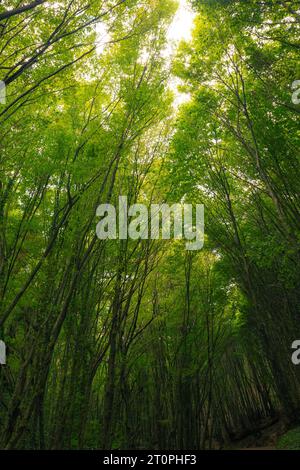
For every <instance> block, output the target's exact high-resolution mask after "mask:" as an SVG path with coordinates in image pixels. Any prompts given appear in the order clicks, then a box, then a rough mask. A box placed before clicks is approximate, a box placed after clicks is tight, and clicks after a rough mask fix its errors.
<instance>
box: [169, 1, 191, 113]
mask: <svg viewBox="0 0 300 470" xmlns="http://www.w3.org/2000/svg"><path fill="white" fill-rule="evenodd" d="M194 18H195V13H194V12H193V11H192V10H191V7H190V6H189V5H188V2H187V0H179V7H178V10H177V12H176V15H175V17H174V19H173V22H172V24H171V26H170V28H169V31H168V35H167V39H168V46H167V48H166V54H167V55H170V56H171V55H172V54H174V53H175V51H176V48H177V46H178V44H179V42H180V41H182V40H185V41H189V40H190V39H191V35H192V29H193V21H194ZM178 85H180V80H179V79H176V78H173V79H172V82H171V83H170V87H171V89H172V90H173V92H174V93H175V100H174V107H175V108H178V106H180V104H182V103H185V102H186V101H188V100H189V98H190V95H189V94H187V93H181V92H179V91H178V89H177V87H178Z"/></svg>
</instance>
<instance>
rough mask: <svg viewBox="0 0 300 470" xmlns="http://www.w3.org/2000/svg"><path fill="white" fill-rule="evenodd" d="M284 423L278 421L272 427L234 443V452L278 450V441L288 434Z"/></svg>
mask: <svg viewBox="0 0 300 470" xmlns="http://www.w3.org/2000/svg"><path fill="white" fill-rule="evenodd" d="M286 430H287V429H286V427H285V425H284V423H283V422H282V421H277V422H275V423H273V424H271V425H270V426H267V427H265V428H263V429H259V430H258V431H257V432H255V433H252V434H250V435H248V436H246V437H244V438H243V439H240V440H238V441H235V442H234V443H232V447H231V448H232V449H234V450H276V448H277V446H276V445H277V441H278V439H279V438H280V437H281V436H282V435H283V434H284V433H285V432H286Z"/></svg>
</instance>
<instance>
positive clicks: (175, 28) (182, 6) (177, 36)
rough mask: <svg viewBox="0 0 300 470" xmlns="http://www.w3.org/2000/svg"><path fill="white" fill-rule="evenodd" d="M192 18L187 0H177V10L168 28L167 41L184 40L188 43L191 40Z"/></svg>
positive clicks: (193, 15) (192, 14)
mask: <svg viewBox="0 0 300 470" xmlns="http://www.w3.org/2000/svg"><path fill="white" fill-rule="evenodd" d="M194 17H195V14H194V13H193V12H192V11H191V8H190V7H189V6H188V3H187V0H179V8H178V10H177V13H176V15H175V17H174V20H173V22H172V24H171V26H170V28H169V33H168V40H169V41H181V40H182V39H184V40H186V41H188V40H189V39H190V38H191V31H192V28H193V19H194Z"/></svg>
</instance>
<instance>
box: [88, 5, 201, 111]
mask: <svg viewBox="0 0 300 470" xmlns="http://www.w3.org/2000/svg"><path fill="white" fill-rule="evenodd" d="M178 3H179V7H178V10H177V12H176V14H175V17H174V19H173V21H172V23H171V25H170V27H169V30H168V34H167V40H168V44H167V46H166V48H165V50H164V56H167V57H170V58H171V57H172V56H173V55H174V54H175V52H176V48H177V46H178V44H179V42H180V41H182V40H185V41H189V39H191V32H192V29H193V20H194V18H195V13H194V12H193V11H192V10H191V7H190V6H189V5H188V1H187V0H178ZM96 31H97V33H98V37H97V42H98V45H97V52H98V54H101V53H102V52H103V50H104V48H105V43H106V41H107V40H108V39H109V36H108V35H107V31H106V28H105V24H104V23H101V22H100V23H99V24H97V26H96ZM179 84H180V81H179V80H178V79H175V78H173V79H172V82H171V83H170V87H171V89H172V90H173V91H174V93H175V100H174V107H175V108H177V107H178V106H179V105H180V104H181V103H184V102H186V101H188V99H189V95H187V94H186V93H180V92H179V91H178V90H177V86H178V85H179Z"/></svg>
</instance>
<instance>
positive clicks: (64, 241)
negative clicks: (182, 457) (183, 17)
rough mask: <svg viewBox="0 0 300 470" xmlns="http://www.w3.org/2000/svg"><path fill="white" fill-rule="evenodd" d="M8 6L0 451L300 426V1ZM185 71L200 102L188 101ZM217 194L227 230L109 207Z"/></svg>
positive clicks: (182, 439)
mask: <svg viewBox="0 0 300 470" xmlns="http://www.w3.org/2000/svg"><path fill="white" fill-rule="evenodd" d="M191 4H192V7H193V8H194V11H195V12H196V20H195V28H194V31H193V37H192V39H191V41H189V42H182V43H181V44H180V46H179V48H178V50H177V53H176V57H174V58H173V61H172V64H170V60H169V57H168V53H167V52H166V50H167V39H166V37H167V31H168V27H169V25H170V23H171V22H172V18H173V16H174V14H175V12H176V8H177V4H176V2H175V1H173V0H147V1H139V0H119V1H118V0H103V1H100V0H91V1H89V2H88V3H87V2H86V1H85V0H58V1H56V0H55V1H54V0H48V1H47V2H46V1H43V0H39V1H34V2H29V1H28V2H25V1H24V2H20V1H19V0H5V1H3V2H2V3H1V7H0V79H1V80H2V81H4V83H5V85H6V95H7V97H6V103H2V104H0V123H1V127H0V134H1V141H0V147H1V153H0V305H1V307H0V339H3V340H4V341H5V343H6V345H7V364H6V365H3V366H0V424H1V432H0V447H1V448H5V449H16V448H17V449H18V448H26V449H29V448H33V449H40V448H42V449H43V448H46V449H65V448H67V449H69V448H73V449H77V448H93V449H95V448H104V449H111V448H122V449H126V448H146V449H147V448H149V449H150V448H152V449H153V448H154V449H156V448H157V449H166V448H170V449H199V448H200V449H203V448H215V447H224V446H230V443H231V442H232V441H234V440H236V439H239V438H241V437H243V436H245V435H247V434H249V433H251V432H253V431H257V430H258V429H260V428H262V427H264V426H266V425H267V424H268V423H272V422H274V421H275V420H276V419H279V418H280V419H282V420H284V422H285V423H287V426H289V425H290V424H291V423H294V422H296V423H299V421H300V366H298V367H297V366H296V365H294V364H293V362H292V361H291V354H292V350H291V344H292V342H293V341H294V340H295V339H299V337H300V328H299V318H300V317H299V305H300V278H299V261H300V259H299V258H300V251H299V239H300V165H299V163H300V161H299V158H300V155H299V112H300V107H299V105H297V104H295V103H293V102H292V100H291V96H292V88H291V86H292V83H293V82H294V81H295V80H297V79H300V70H299V60H298V57H299V48H300V42H299V37H300V35H299V30H300V25H299V23H300V2H298V1H285V0H282V1H281V0H266V1H263V0H247V1H246V0H245V1H236V0H207V1H200V0H193V1H191ZM174 76H176V77H177V79H180V81H181V89H182V91H184V92H186V93H189V94H190V99H189V101H188V102H187V103H185V104H183V105H182V106H181V107H180V109H179V110H178V112H176V110H174V106H173V105H172V103H173V99H174V96H173V94H172V92H171V91H170V83H171V82H172V80H174ZM119 195H127V197H128V201H129V203H130V204H133V203H135V202H142V203H145V204H147V205H149V204H150V203H162V202H168V203H170V204H171V203H174V202H180V201H186V202H190V203H194V204H196V203H203V204H204V206H205V244H204V248H203V249H202V250H200V251H193V252H192V251H187V250H186V249H185V243H184V241H183V240H172V239H171V240H150V239H149V240H141V239H138V240H131V239H126V240H99V239H98V238H97V236H96V223H97V218H96V208H97V206H98V205H99V204H100V203H107V202H110V203H112V204H115V205H116V206H117V205H118V197H119Z"/></svg>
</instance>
